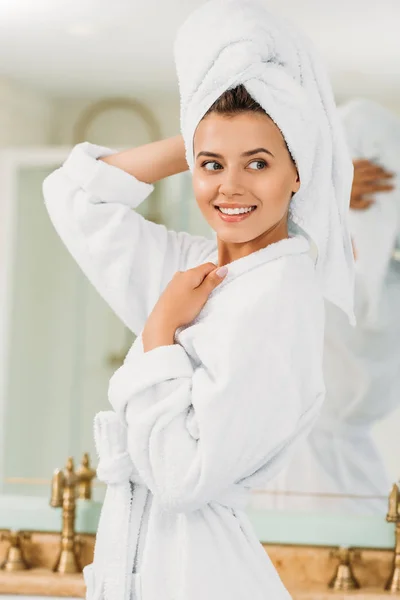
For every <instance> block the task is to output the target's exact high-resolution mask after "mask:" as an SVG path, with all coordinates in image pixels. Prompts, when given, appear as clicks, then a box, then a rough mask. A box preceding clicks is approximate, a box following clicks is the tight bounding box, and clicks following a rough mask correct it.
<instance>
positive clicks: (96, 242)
mask: <svg viewBox="0 0 400 600" xmlns="http://www.w3.org/2000/svg"><path fill="white" fill-rule="evenodd" d="M181 146H182V147H183V143H182V144H181V142H180V140H179V136H178V137H176V138H171V139H170V140H163V141H161V142H155V143H154V144H148V145H146V146H142V147H140V148H135V149H132V150H128V151H125V152H121V153H114V152H113V151H112V150H110V149H108V148H104V147H101V146H95V145H93V144H89V143H87V142H85V143H82V144H78V145H77V146H76V147H75V148H74V149H73V150H72V152H71V154H70V155H69V157H68V158H67V160H66V161H65V163H64V164H63V166H62V167H60V168H59V169H57V170H56V171H54V172H53V173H51V174H50V175H49V176H48V177H47V178H46V179H45V181H44V183H43V194H44V198H45V202H46V206H47V209H48V212H49V215H50V218H51V220H52V222H53V225H54V227H55V229H56V231H57V232H58V234H59V236H60V237H61V239H62V240H63V242H64V243H65V245H66V246H67V248H68V250H69V251H70V253H71V254H72V256H73V257H74V259H75V260H76V262H77V263H78V264H79V266H80V267H81V268H82V270H83V272H84V273H85V274H86V276H87V277H88V279H89V280H90V281H91V282H92V284H93V285H94V286H95V287H96V288H97V290H98V291H99V293H100V294H101V295H102V296H103V298H104V299H105V300H106V302H107V303H108V304H109V305H110V306H111V308H112V309H113V310H114V311H115V312H116V314H117V315H118V316H119V317H120V318H121V319H122V321H124V323H125V324H126V325H127V327H129V328H130V329H131V330H132V331H133V332H135V333H136V334H138V333H140V331H141V330H142V328H143V326H144V323H145V322H146V319H147V316H148V315H149V313H150V312H151V310H152V307H153V306H154V304H155V303H156V302H157V300H158V298H159V296H160V294H161V292H162V290H163V289H164V287H165V286H166V285H167V283H168V282H169V280H170V279H171V278H172V276H173V275H174V273H175V272H176V271H179V270H186V269H187V268H190V267H192V266H195V265H197V264H199V262H205V261H206V259H207V257H208V256H209V254H210V252H211V251H212V250H213V249H214V243H213V242H212V241H210V240H207V239H206V238H202V237H195V236H191V235H189V234H187V233H175V232H173V231H168V230H167V228H166V227H165V226H163V225H157V224H155V223H152V222H150V221H147V220H146V219H144V218H143V217H142V216H141V215H139V214H138V213H136V212H135V211H134V210H132V209H135V208H136V207H137V206H138V205H139V204H140V203H141V202H143V200H145V198H147V196H148V195H149V194H150V193H151V192H152V191H153V186H152V185H151V184H150V183H149V182H154V181H156V180H157V179H160V178H162V177H166V176H168V175H172V174H174V173H178V172H179V171H180V170H181V171H183V170H185V169H184V156H183V154H182V152H183V150H182V147H181ZM99 159H101V160H99ZM185 164H186V161H185ZM186 166H187V165H186Z"/></svg>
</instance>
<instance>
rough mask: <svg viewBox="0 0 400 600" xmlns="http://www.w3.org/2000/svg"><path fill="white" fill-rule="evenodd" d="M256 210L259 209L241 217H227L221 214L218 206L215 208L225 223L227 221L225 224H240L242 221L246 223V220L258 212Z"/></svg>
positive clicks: (254, 209)
mask: <svg viewBox="0 0 400 600" xmlns="http://www.w3.org/2000/svg"><path fill="white" fill-rule="evenodd" d="M256 209H257V207H254V208H253V210H250V211H249V212H246V213H242V214H239V215H227V214H225V213H223V212H221V211H220V210H219V207H218V206H216V207H215V210H216V211H217V213H218V215H219V216H220V218H221V219H222V220H223V221H225V223H239V222H240V221H244V220H245V219H248V218H249V217H250V216H251V215H252V214H253V213H254V212H255V211H256Z"/></svg>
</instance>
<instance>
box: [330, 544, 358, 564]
mask: <svg viewBox="0 0 400 600" xmlns="http://www.w3.org/2000/svg"><path fill="white" fill-rule="evenodd" d="M330 557H331V558H337V559H338V560H339V561H340V563H341V564H349V563H350V562H351V561H353V560H360V558H361V552H360V551H359V550H358V549H357V548H349V547H348V546H339V548H335V549H334V550H331V552H330Z"/></svg>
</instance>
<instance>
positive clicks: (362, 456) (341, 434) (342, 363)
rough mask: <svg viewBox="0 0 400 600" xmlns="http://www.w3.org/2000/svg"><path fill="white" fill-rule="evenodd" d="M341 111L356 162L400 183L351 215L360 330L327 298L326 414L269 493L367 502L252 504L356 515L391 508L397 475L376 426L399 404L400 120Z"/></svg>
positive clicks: (348, 107) (292, 499) (259, 498)
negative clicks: (372, 166) (387, 461)
mask: <svg viewBox="0 0 400 600" xmlns="http://www.w3.org/2000/svg"><path fill="white" fill-rule="evenodd" d="M340 114H341V117H342V121H343V124H344V127H345V132H346V137H347V142H348V145H349V148H350V151H351V154H352V156H353V157H354V159H359V158H365V159H368V160H371V161H373V162H375V163H377V164H380V165H381V166H383V167H384V168H385V169H386V170H388V171H390V172H392V173H393V174H394V178H393V180H392V182H393V184H394V188H395V189H394V190H393V191H391V192H382V193H378V194H376V197H375V203H374V204H373V205H372V206H371V207H370V208H369V209H368V210H365V211H363V210H351V211H350V227H351V232H352V236H353V239H354V245H355V248H356V251H357V261H356V288H355V289H356V293H355V297H356V302H355V311H356V318H357V326H356V327H355V328H353V327H351V326H350V325H349V324H348V322H347V320H346V319H345V318H343V314H341V312H340V311H339V310H338V309H337V308H336V307H335V306H334V305H333V304H331V303H327V306H326V335H325V358H324V374H325V385H326V390H327V393H326V400H325V403H324V406H323V409H322V414H321V417H320V418H319V420H318V422H317V424H316V425H315V427H314V428H313V430H312V432H311V435H310V436H309V437H308V438H307V440H305V441H304V442H302V444H301V445H300V446H299V447H298V448H297V451H296V456H295V457H294V458H293V460H292V461H291V462H290V464H289V466H288V468H287V469H286V470H285V471H283V472H281V474H280V475H278V477H277V480H276V481H274V482H271V484H270V486H269V489H270V490H275V491H296V492H299V491H300V492H303V493H304V492H308V493H310V492H319V493H327V494H331V493H333V494H347V495H354V494H355V495H363V496H365V499H364V500H362V499H360V498H356V499H353V498H321V497H317V496H312V497H296V496H284V495H268V494H264V495H261V494H259V493H257V494H255V495H254V497H253V500H252V504H253V506H254V507H257V508H261V507H263V508H271V507H279V508H286V509H289V508H291V509H294V508H300V507H303V508H305V509H306V510H310V509H311V508H314V509H321V510H327V509H329V510H333V511H336V510H339V511H341V510H346V511H347V512H349V511H354V512H357V514H360V512H363V513H371V514H372V513H376V514H384V513H385V511H386V510H387V500H386V497H387V494H388V493H389V491H390V488H391V485H392V481H391V480H390V479H389V476H388V474H387V470H386V466H385V464H384V461H383V459H382V457H381V454H380V452H379V449H378V448H377V446H376V442H375V440H374V438H373V435H372V429H373V426H374V425H375V424H376V423H377V422H379V421H381V420H382V419H384V418H387V416H388V415H389V414H390V413H391V412H393V411H394V410H395V409H396V408H398V406H399V404H400V262H399V261H398V260H396V259H395V256H396V248H397V249H398V248H399V241H400V119H399V118H398V117H397V116H396V115H394V114H393V113H391V112H390V111H388V110H387V109H385V108H384V107H382V106H380V105H378V104H376V103H375V102H371V101H369V100H364V99H357V100H352V101H350V102H348V103H347V104H345V105H343V106H341V107H340ZM397 253H398V250H397ZM378 496H381V497H382V499H379V498H378ZM373 497H375V498H373Z"/></svg>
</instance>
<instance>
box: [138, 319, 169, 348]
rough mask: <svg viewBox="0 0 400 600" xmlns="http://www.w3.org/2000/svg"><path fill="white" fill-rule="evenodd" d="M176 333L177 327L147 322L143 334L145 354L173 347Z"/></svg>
mask: <svg viewBox="0 0 400 600" xmlns="http://www.w3.org/2000/svg"><path fill="white" fill-rule="evenodd" d="M175 331H176V327H171V326H167V325H165V324H162V323H157V322H152V321H151V320H149V321H147V323H146V325H145V328H144V330H143V333H142V343H143V350H144V352H150V350H154V349H155V348H159V347H160V346H172V345H173V344H174V343H175Z"/></svg>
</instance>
